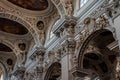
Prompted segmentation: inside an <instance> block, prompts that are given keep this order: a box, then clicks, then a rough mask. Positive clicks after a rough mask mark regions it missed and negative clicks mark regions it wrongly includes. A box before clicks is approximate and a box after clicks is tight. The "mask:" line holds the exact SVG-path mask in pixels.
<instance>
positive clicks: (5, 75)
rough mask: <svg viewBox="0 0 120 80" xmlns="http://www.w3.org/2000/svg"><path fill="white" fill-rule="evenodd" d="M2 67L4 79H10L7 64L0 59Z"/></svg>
mask: <svg viewBox="0 0 120 80" xmlns="http://www.w3.org/2000/svg"><path fill="white" fill-rule="evenodd" d="M0 67H1V69H2V72H3V79H4V80H8V73H7V69H6V67H5V65H4V64H3V63H2V62H1V61H0Z"/></svg>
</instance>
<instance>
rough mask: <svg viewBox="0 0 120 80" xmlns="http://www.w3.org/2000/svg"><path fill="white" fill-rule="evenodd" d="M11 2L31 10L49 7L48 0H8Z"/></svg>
mask: <svg viewBox="0 0 120 80" xmlns="http://www.w3.org/2000/svg"><path fill="white" fill-rule="evenodd" d="M8 1H9V2H11V3H13V4H15V5H17V6H20V7H22V8H25V9H29V10H37V11H41V10H45V9H46V8H47V7H48V1H47V0H8Z"/></svg>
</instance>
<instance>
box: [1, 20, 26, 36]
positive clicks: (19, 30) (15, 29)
mask: <svg viewBox="0 0 120 80" xmlns="http://www.w3.org/2000/svg"><path fill="white" fill-rule="evenodd" d="M0 31H4V32H6V33H11V34H16V35H24V34H27V33H28V30H27V29H26V28H25V27H24V26H23V25H21V24H19V23H17V22H15V21H12V20H9V19H5V18H0Z"/></svg>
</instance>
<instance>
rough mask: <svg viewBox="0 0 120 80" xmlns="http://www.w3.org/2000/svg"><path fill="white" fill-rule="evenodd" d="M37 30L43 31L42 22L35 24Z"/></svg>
mask: <svg viewBox="0 0 120 80" xmlns="http://www.w3.org/2000/svg"><path fill="white" fill-rule="evenodd" d="M37 28H38V29H39V30H43V29H44V23H43V22H42V21H38V22H37Z"/></svg>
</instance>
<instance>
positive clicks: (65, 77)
mask: <svg viewBox="0 0 120 80" xmlns="http://www.w3.org/2000/svg"><path fill="white" fill-rule="evenodd" d="M65 25H66V26H64V31H63V33H64V35H63V36H61V41H60V43H61V46H62V48H61V49H62V50H61V51H62V58H61V65H62V68H61V69H62V76H61V77H62V80H71V76H70V70H71V68H72V63H71V60H72V56H73V55H74V53H75V45H76V42H75V40H74V26H75V25H73V24H71V23H69V24H65Z"/></svg>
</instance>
